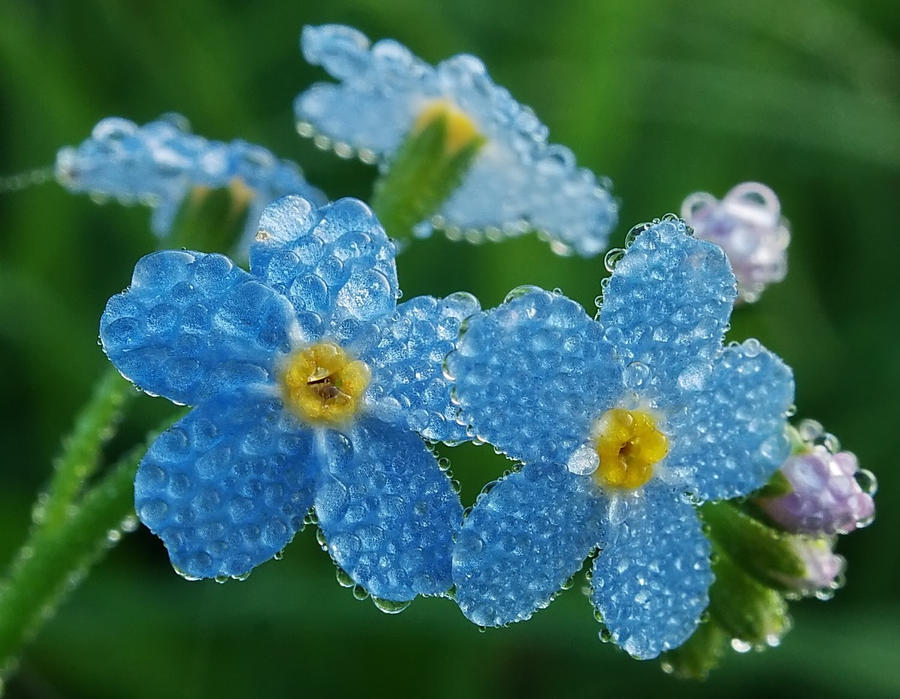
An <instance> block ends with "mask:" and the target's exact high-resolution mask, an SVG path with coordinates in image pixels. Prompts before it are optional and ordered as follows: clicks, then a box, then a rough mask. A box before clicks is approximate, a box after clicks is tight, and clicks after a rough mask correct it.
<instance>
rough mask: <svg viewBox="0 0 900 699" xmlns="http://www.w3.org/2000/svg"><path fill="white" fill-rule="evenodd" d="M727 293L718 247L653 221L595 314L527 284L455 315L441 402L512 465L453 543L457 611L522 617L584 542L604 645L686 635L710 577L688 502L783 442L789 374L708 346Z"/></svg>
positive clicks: (734, 479)
mask: <svg viewBox="0 0 900 699" xmlns="http://www.w3.org/2000/svg"><path fill="white" fill-rule="evenodd" d="M735 293H736V292H735V279H734V275H733V273H732V271H731V269H730V267H729V266H728V262H727V260H726V259H725V255H724V253H723V252H722V250H721V248H718V247H716V246H715V245H713V244H711V243H708V242H705V241H701V240H697V239H695V238H693V237H691V236H690V235H689V234H688V233H687V232H686V227H685V225H684V223H683V222H681V221H680V220H678V219H674V218H667V219H665V220H663V221H661V222H658V223H656V224H654V225H651V226H649V227H647V228H646V229H645V230H643V232H641V233H640V234H639V235H637V237H636V238H635V240H634V241H633V243H632V244H631V245H630V247H629V248H628V250H627V252H625V254H624V256H623V257H622V258H621V259H620V260H619V262H618V264H617V266H616V267H615V270H614V272H613V274H612V276H611V277H610V279H609V281H608V283H607V285H606V287H605V293H604V298H603V304H602V309H601V311H600V313H599V314H598V318H597V319H596V320H592V319H591V318H589V317H588V315H587V314H586V313H585V312H584V310H583V309H582V307H581V306H580V305H578V304H577V303H575V302H574V301H572V300H570V299H568V298H566V297H565V296H562V295H561V294H559V293H554V292H547V291H543V290H540V289H536V288H524V289H520V290H518V291H516V292H515V293H513V294H511V295H510V297H508V298H507V301H506V302H505V303H504V304H502V305H501V306H499V307H498V308H495V309H493V310H491V311H487V312H482V313H478V314H477V315H475V316H474V317H473V318H470V319H469V321H468V323H467V328H466V330H465V333H464V334H463V335H462V336H461V338H460V340H459V343H458V346H457V349H456V351H455V352H453V353H451V354H450V355H449V356H448V358H447V371H448V373H449V374H451V375H452V376H453V377H454V379H455V382H456V383H455V387H454V391H455V394H454V395H455V399H456V400H457V401H458V403H459V405H460V407H461V409H462V411H463V413H462V414H463V416H464V417H466V418H467V419H468V420H469V421H470V422H471V425H472V434H473V435H474V436H475V437H476V438H477V439H478V440H483V441H487V442H490V443H491V444H493V445H494V446H495V447H496V448H498V449H500V450H502V451H503V452H505V453H506V454H507V456H509V457H510V458H512V459H515V460H518V461H521V462H524V467H523V468H522V469H521V470H519V471H517V472H514V473H512V474H511V475H508V476H506V477H504V478H502V479H501V480H500V481H498V482H497V483H496V484H495V485H494V486H493V487H492V489H490V490H489V491H487V492H486V493H485V494H483V495H481V496H480V497H479V499H478V501H477V503H476V505H475V507H474V509H473V510H472V512H471V514H469V516H468V517H467V518H466V520H465V522H464V525H463V527H462V529H461V530H460V532H459V534H458V535H457V543H456V547H455V549H454V554H453V580H454V583H455V584H456V590H457V600H458V602H459V605H460V607H461V609H462V611H463V613H464V614H465V615H466V616H467V617H468V618H469V619H470V620H472V621H474V622H475V623H477V624H479V625H482V626H497V625H503V624H507V623H509V622H514V621H520V620H523V619H527V618H529V617H530V616H531V615H532V614H533V613H534V611H535V610H537V609H539V608H541V607H544V606H546V605H547V604H548V603H549V602H550V601H551V599H552V598H553V596H554V595H555V594H556V593H557V592H558V591H559V590H560V589H561V588H562V587H563V585H564V584H565V581H566V580H567V579H568V578H569V577H570V576H572V575H573V574H575V573H576V572H577V571H578V570H579V568H580V567H581V565H582V563H583V561H584V559H585V558H586V557H587V556H588V554H589V553H590V552H591V550H592V549H594V548H595V547H597V546H599V547H600V549H601V550H600V553H599V555H598V556H597V558H596V560H595V562H594V566H593V574H592V578H591V584H592V587H593V593H592V601H593V604H594V605H595V607H596V608H597V610H598V611H599V612H600V613H601V614H602V616H603V621H604V623H605V624H606V626H607V628H608V630H609V632H611V634H612V638H613V639H614V640H615V641H616V642H617V643H618V644H619V645H620V646H622V647H623V648H624V649H625V650H626V651H628V652H629V653H630V654H631V655H633V656H635V657H638V658H652V657H655V656H656V655H658V654H659V653H661V652H662V651H665V650H667V649H669V648H673V647H675V646H678V645H679V644H680V643H682V642H683V641H684V640H685V639H686V638H687V637H688V636H690V634H691V633H692V631H693V630H694V628H695V627H696V626H697V623H698V620H699V618H700V615H701V613H702V612H703V610H704V609H705V607H706V605H707V588H708V587H709V585H710V583H711V581H712V578H713V576H712V572H711V570H710V562H709V554H710V544H709V542H708V541H707V539H706V537H705V536H704V535H703V531H702V528H701V524H700V520H699V519H698V517H697V513H696V509H695V507H694V505H696V504H697V503H700V502H702V501H705V500H718V499H723V498H732V497H735V496H739V495H743V494H745V493H749V492H750V491H752V490H754V489H756V488H758V487H760V486H761V485H763V484H764V483H765V482H766V480H767V479H768V478H769V476H770V475H771V474H772V472H773V471H775V469H777V468H778V466H779V464H781V462H782V461H783V460H784V458H785V457H786V456H787V454H788V451H789V441H788V438H787V436H786V422H785V412H786V410H787V409H788V407H789V406H790V404H791V399H792V396H793V379H792V375H791V372H790V370H789V369H788V368H787V367H786V366H785V365H784V364H783V363H782V362H781V361H780V360H779V359H778V358H777V357H776V356H774V355H773V354H770V353H769V352H768V351H766V350H765V349H763V348H762V347H761V346H760V344H759V343H758V342H757V341H755V340H747V341H746V342H744V343H743V344H731V345H728V346H725V347H723V345H722V336H723V334H724V332H725V330H726V328H727V327H728V320H729V316H730V313H731V309H732V305H733V302H734V299H735Z"/></svg>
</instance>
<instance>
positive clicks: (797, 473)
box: [756, 421, 877, 535]
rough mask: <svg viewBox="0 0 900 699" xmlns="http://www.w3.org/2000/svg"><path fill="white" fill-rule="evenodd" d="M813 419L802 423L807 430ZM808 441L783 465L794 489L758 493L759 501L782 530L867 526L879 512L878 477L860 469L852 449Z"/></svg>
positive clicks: (836, 530) (825, 531)
mask: <svg viewBox="0 0 900 699" xmlns="http://www.w3.org/2000/svg"><path fill="white" fill-rule="evenodd" d="M808 424H815V425H817V424H818V423H813V422H812V421H806V423H802V424H801V429H800V430H799V434H803V433H804V431H808V430H805V427H806V426H808ZM825 442H826V443H825V444H811V443H809V442H803V443H802V444H803V445H804V446H805V449H804V450H803V451H801V452H800V453H797V454H794V455H793V456H791V457H789V458H788V459H787V460H786V461H785V462H784V463H783V464H782V465H781V474H782V475H783V476H784V478H785V479H786V480H787V484H788V485H789V486H790V491H789V492H787V493H785V494H783V495H779V496H776V497H761V498H757V500H756V504H757V505H758V506H759V507H760V508H761V509H762V510H763V511H764V512H765V513H766V515H767V516H768V517H769V518H770V519H771V520H772V521H773V522H774V523H776V524H778V525H779V526H780V527H781V528H782V529H784V530H786V531H789V532H795V533H802V534H817V535H821V534H826V535H831V534H847V533H849V532H852V531H853V530H855V529H858V528H861V527H865V526H866V525H868V524H869V523H871V522H872V520H873V519H874V517H875V501H874V500H873V499H872V496H873V495H874V494H875V490H876V487H877V486H876V482H875V477H874V476H873V475H872V474H871V473H870V472H869V471H865V470H860V468H859V463H858V462H857V460H856V456H855V455H854V454H853V453H852V452H849V451H839V452H837V453H832V451H831V450H830V449H829V448H828V446H827V444H829V443H835V444H836V440H835V439H834V437H833V436H832V435H825Z"/></svg>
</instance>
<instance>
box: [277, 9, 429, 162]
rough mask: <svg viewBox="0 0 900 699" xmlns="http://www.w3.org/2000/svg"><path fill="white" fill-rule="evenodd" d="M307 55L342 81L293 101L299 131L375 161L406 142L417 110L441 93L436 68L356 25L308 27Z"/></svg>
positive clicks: (305, 38) (304, 35)
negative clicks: (372, 39)
mask: <svg viewBox="0 0 900 699" xmlns="http://www.w3.org/2000/svg"><path fill="white" fill-rule="evenodd" d="M300 45H301V48H302V50H303V56H304V58H306V60H307V61H309V62H310V63H312V64H313V65H321V66H322V67H323V68H325V70H327V71H328V72H329V73H330V74H331V75H332V76H333V77H335V78H337V79H339V80H342V81H343V82H342V83H339V84H332V83H316V84H315V85H313V86H312V87H310V88H309V89H307V90H306V91H305V92H303V93H301V94H299V95H298V96H297V98H296V100H295V101H294V113H295V115H296V118H297V128H298V131H300V132H301V133H303V134H304V135H313V134H314V133H318V134H322V135H324V136H326V137H328V138H330V139H332V140H333V141H335V142H336V143H341V144H345V145H346V146H349V147H350V148H353V149H355V150H357V151H360V152H366V153H371V154H372V157H373V158H374V157H377V156H383V155H385V154H386V153H392V152H393V151H395V150H396V149H397V148H399V147H400V144H401V143H402V142H403V139H404V137H405V136H406V134H407V133H408V132H409V130H410V128H411V127H412V124H413V122H414V120H415V117H416V107H417V106H418V107H419V108H421V105H422V99H423V97H424V96H426V95H428V94H432V95H436V94H437V92H436V87H435V76H434V69H433V68H432V67H431V66H429V65H428V64H427V63H424V62H423V61H421V60H419V59H418V58H416V57H415V56H414V55H413V54H412V53H411V52H410V51H409V49H407V48H406V47H404V46H402V45H401V44H399V43H397V42H396V41H391V40H389V39H388V40H384V41H379V42H377V43H376V44H375V45H374V46H371V47H370V45H369V40H368V39H367V38H366V36H365V35H364V34H362V33H361V32H358V31H357V30H355V29H353V28H351V27H345V26H341V25H336V24H328V25H323V26H320V27H311V26H307V27H304V28H303V33H302V35H301V37H300Z"/></svg>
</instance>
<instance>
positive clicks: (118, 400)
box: [34, 367, 137, 529]
mask: <svg viewBox="0 0 900 699" xmlns="http://www.w3.org/2000/svg"><path fill="white" fill-rule="evenodd" d="M135 395H137V392H136V391H135V390H134V388H133V387H132V386H131V384H130V383H128V382H127V381H126V380H125V379H123V378H122V377H121V376H120V375H119V373H118V372H117V371H116V370H115V369H113V368H112V367H109V368H108V369H107V370H106V372H105V373H104V375H103V376H102V377H101V379H100V381H99V382H98V383H97V385H96V387H95V388H94V393H93V394H92V395H91V398H90V400H89V401H88V403H87V405H85V406H84V408H83V409H82V411H81V413H80V414H79V415H78V417H77V418H76V420H75V426H74V428H73V429H72V432H71V434H69V436H68V437H66V438H65V439H64V440H63V451H62V453H61V454H60V455H59V456H58V457H57V459H56V461H55V462H54V471H53V476H52V477H51V479H50V484H49V485H48V487H47V490H46V492H45V493H43V494H42V495H40V496H39V497H38V502H37V504H36V506H35V508H34V521H35V524H36V525H38V526H39V527H43V528H45V529H55V528H57V527H59V526H61V525H63V524H64V523H65V522H66V520H67V519H68V518H69V515H70V513H71V510H72V507H73V503H74V502H75V499H76V498H77V497H78V495H79V494H80V493H81V490H82V488H83V486H84V483H85V482H86V481H87V479H88V478H90V477H91V476H92V475H93V474H94V473H95V472H96V471H97V467H98V466H99V464H100V453H101V450H102V449H103V445H104V444H105V443H106V442H107V441H109V439H110V438H112V436H113V435H114V434H115V429H116V427H117V425H118V422H119V420H120V419H121V418H122V414H123V412H124V410H125V406H126V405H127V403H128V402H129V400H130V399H131V398H132V397H133V396H135Z"/></svg>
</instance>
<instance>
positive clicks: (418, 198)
mask: <svg viewBox="0 0 900 699" xmlns="http://www.w3.org/2000/svg"><path fill="white" fill-rule="evenodd" d="M451 128H452V127H451V126H450V124H449V122H448V117H447V116H446V115H443V114H439V115H437V116H436V118H434V119H433V120H431V121H430V122H429V123H427V124H426V125H424V127H423V128H422V129H421V130H419V131H414V132H413V133H412V134H411V135H410V136H409V137H408V138H407V140H406V142H405V143H404V144H403V145H402V146H401V148H400V150H399V151H398V152H397V155H396V156H395V157H394V159H393V161H392V162H391V168H390V170H389V171H388V172H387V173H385V174H384V175H382V176H381V178H379V179H378V181H377V182H376V183H375V191H374V193H373V195H372V210H373V211H374V212H375V214H376V215H377V216H378V220H379V221H381V225H382V226H384V229H385V231H387V234H388V235H389V236H391V237H392V238H394V239H395V240H400V241H403V240H408V239H409V238H410V237H411V236H412V229H413V227H414V226H415V225H416V224H417V223H420V222H421V221H425V220H427V219H428V218H429V217H430V216H432V215H433V214H435V213H437V211H438V210H439V209H440V207H441V205H442V204H443V203H444V201H445V200H446V199H447V197H449V196H450V195H451V194H452V193H453V190H454V189H456V187H457V186H458V185H459V183H460V181H461V180H462V177H463V175H464V174H465V173H466V171H467V170H468V169H469V166H470V165H471V164H472V161H473V160H474V158H475V155H476V154H477V153H478V150H479V149H480V148H481V146H482V145H483V144H484V139H483V138H482V137H481V136H479V135H477V134H473V135H472V136H471V138H470V139H469V140H468V141H467V142H465V143H463V144H461V145H460V144H455V143H453V141H452V137H451V135H450V129H451Z"/></svg>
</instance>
